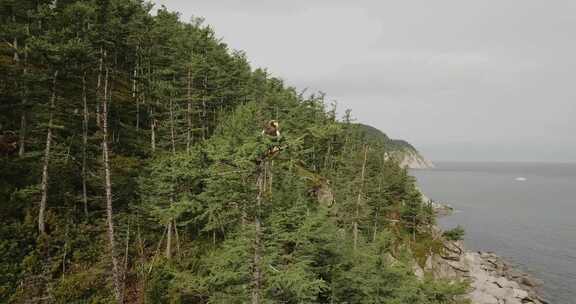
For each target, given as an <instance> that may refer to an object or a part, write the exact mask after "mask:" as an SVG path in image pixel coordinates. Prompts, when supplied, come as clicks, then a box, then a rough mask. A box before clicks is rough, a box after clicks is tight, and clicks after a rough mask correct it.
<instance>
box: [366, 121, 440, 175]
mask: <svg viewBox="0 0 576 304" xmlns="http://www.w3.org/2000/svg"><path fill="white" fill-rule="evenodd" d="M357 126H358V127H359V128H360V129H361V130H362V131H363V132H364V135H365V137H366V138H367V140H371V141H377V142H382V143H383V144H384V146H385V147H386V150H388V157H391V158H393V159H395V160H396V161H397V162H398V163H399V164H400V166H401V167H403V168H408V169H430V168H433V167H434V164H433V163H432V162H431V161H429V160H427V159H425V158H424V157H423V156H422V155H421V154H420V152H418V150H416V148H414V146H412V145H411V144H410V143H409V142H407V141H405V140H400V139H391V138H390V137H388V135H386V134H385V133H384V132H382V131H380V130H378V129H376V128H374V127H372V126H368V125H362V124H358V125H357Z"/></svg>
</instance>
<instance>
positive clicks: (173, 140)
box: [170, 98, 176, 154]
mask: <svg viewBox="0 0 576 304" xmlns="http://www.w3.org/2000/svg"><path fill="white" fill-rule="evenodd" d="M174 132H175V130H174V100H173V99H172V98H170V142H171V143H172V154H176V134H175V133H174Z"/></svg>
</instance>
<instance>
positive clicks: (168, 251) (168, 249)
mask: <svg viewBox="0 0 576 304" xmlns="http://www.w3.org/2000/svg"><path fill="white" fill-rule="evenodd" d="M166 230H168V234H167V235H166V258H167V259H169V260H170V259H172V220H170V222H168V225H167V226H166Z"/></svg>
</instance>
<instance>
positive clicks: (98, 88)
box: [96, 48, 106, 128]
mask: <svg viewBox="0 0 576 304" xmlns="http://www.w3.org/2000/svg"><path fill="white" fill-rule="evenodd" d="M105 56H106V53H105V51H104V49H102V48H100V59H99V64H98V78H97V82H96V96H97V97H99V98H101V96H100V92H101V90H102V69H103V67H104V57H105ZM101 123H102V119H101V117H100V104H99V103H96V125H97V126H98V127H99V128H100V127H102V125H101Z"/></svg>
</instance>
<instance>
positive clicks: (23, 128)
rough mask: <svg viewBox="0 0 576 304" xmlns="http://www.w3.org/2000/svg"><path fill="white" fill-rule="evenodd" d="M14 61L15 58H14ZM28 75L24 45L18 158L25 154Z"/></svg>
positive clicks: (25, 47)
mask: <svg viewBox="0 0 576 304" xmlns="http://www.w3.org/2000/svg"><path fill="white" fill-rule="evenodd" d="M26 34H27V35H29V34H30V31H29V26H28V25H26ZM15 59H16V58H15ZM27 74H28V46H27V45H26V44H25V45H24V69H23V70H22V75H23V76H24V82H25V83H24V84H23V85H22V87H23V88H22V90H23V97H22V113H21V114H20V136H19V137H20V142H19V147H18V156H19V157H23V156H24V152H26V124H27V123H26V108H25V107H26V103H27V102H28V84H27V83H26V75H27Z"/></svg>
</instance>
